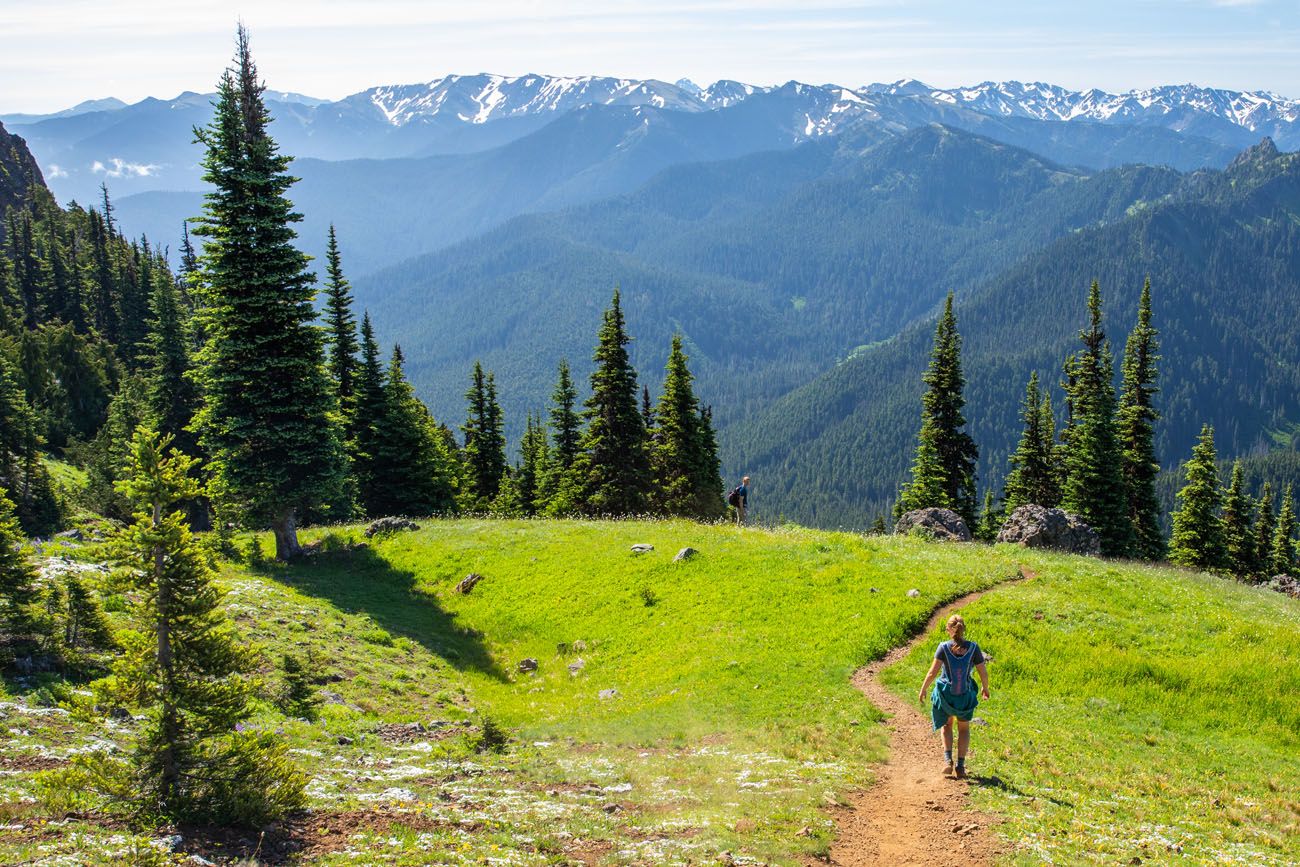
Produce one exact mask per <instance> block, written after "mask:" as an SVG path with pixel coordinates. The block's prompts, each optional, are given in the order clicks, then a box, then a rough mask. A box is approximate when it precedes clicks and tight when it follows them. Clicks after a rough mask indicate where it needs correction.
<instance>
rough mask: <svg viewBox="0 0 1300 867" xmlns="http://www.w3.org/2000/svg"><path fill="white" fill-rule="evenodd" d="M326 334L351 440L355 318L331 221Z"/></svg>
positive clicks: (326, 271)
mask: <svg viewBox="0 0 1300 867" xmlns="http://www.w3.org/2000/svg"><path fill="white" fill-rule="evenodd" d="M325 334H326V342H327V343H328V345H329V370H330V375H331V376H332V377H333V379H334V387H335V390H336V391H337V393H338V399H339V409H340V411H341V412H342V414H343V419H344V424H345V427H346V429H347V434H348V438H349V439H351V438H352V436H353V435H354V431H353V425H354V417H355V415H356V396H355V391H356V382H355V380H356V374H357V351H358V349H359V347H358V345H357V319H356V317H355V316H354V315H353V314H352V286H351V284H349V283H348V281H347V278H346V277H344V276H343V261H342V257H341V256H340V255H339V244H338V238H337V237H336V236H335V234H334V226H333V224H331V225H330V234H329V241H328V243H327V245H326V247H325Z"/></svg>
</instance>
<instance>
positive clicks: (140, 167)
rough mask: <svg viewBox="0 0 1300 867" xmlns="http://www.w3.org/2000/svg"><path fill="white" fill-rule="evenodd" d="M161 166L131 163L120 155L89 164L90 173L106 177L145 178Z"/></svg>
mask: <svg viewBox="0 0 1300 867" xmlns="http://www.w3.org/2000/svg"><path fill="white" fill-rule="evenodd" d="M161 168H162V166H160V165H158V164H157V163H132V162H128V161H126V160H124V159H122V158H121V157H113V158H112V159H110V160H109V161H108V165H105V164H104V163H102V162H100V161H99V160H95V161H94V162H93V163H91V165H90V171H91V173H92V174H96V175H103V176H104V177H106V178H147V177H149V176H150V175H152V174H155V173H156V172H157V171H158V170H159V169H161ZM56 177H57V176H56Z"/></svg>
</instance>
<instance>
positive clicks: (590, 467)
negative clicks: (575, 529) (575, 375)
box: [570, 289, 652, 515]
mask: <svg viewBox="0 0 1300 867" xmlns="http://www.w3.org/2000/svg"><path fill="white" fill-rule="evenodd" d="M630 342H631V338H630V337H629V336H628V333H627V326H626V322H625V320H624V318H623V307H622V303H621V300H620V296H619V291H618V290H617V289H615V290H614V297H613V300H612V301H611V303H610V306H609V309H608V310H606V311H605V316H604V321H603V322H602V323H601V327H600V332H599V336H598V342H597V345H596V351H595V354H594V356H593V360H594V361H595V362H596V369H595V370H594V371H592V374H591V397H589V398H588V399H587V402H586V410H585V411H584V413H583V416H584V418H585V420H586V423H587V426H586V429H585V430H584V431H583V434H582V438H581V441H580V443H579V454H578V457H577V459H576V460H575V461H574V464H573V467H572V468H571V470H570V475H571V477H572V481H573V491H574V501H575V502H574V506H575V507H576V508H577V509H579V510H581V511H584V512H586V513H587V514H592V515H637V514H642V513H644V512H645V511H646V510H647V509H648V508H649V506H650V489H651V484H652V483H651V471H650V456H649V450H648V449H647V443H646V429H645V419H644V418H643V417H642V415H641V411H640V409H639V408H638V407H637V392H638V388H637V382H636V371H635V370H633V369H632V362H631V360H630V359H629V357H628V353H627V345H628V343H630Z"/></svg>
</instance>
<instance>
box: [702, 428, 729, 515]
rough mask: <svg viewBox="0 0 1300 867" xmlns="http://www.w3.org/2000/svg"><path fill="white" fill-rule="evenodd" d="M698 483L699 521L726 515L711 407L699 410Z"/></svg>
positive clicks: (720, 462)
mask: <svg viewBox="0 0 1300 867" xmlns="http://www.w3.org/2000/svg"><path fill="white" fill-rule="evenodd" d="M699 457H700V460H699V464H698V465H697V470H696V471H697V472H698V474H699V475H698V476H697V479H698V481H697V482H696V486H695V490H696V491H697V493H698V495H699V498H700V509H699V511H698V512H697V513H696V516H697V517H698V518H700V519H701V520H711V519H714V518H721V517H723V516H724V515H726V514H727V501H726V499H725V498H724V496H723V493H724V492H723V490H722V461H721V460H719V459H718V436H717V434H716V433H715V432H714V429H713V407H712V406H705V407H701V408H700V446H699Z"/></svg>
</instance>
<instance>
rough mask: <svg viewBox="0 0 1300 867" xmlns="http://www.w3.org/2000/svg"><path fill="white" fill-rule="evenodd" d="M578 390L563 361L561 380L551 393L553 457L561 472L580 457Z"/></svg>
mask: <svg viewBox="0 0 1300 867" xmlns="http://www.w3.org/2000/svg"><path fill="white" fill-rule="evenodd" d="M577 400H578V390H577V389H576V388H574V387H573V380H572V379H571V378H570V377H569V362H567V361H564V360H563V359H561V361H560V372H559V378H558V380H557V381H556V383H555V391H554V392H552V393H551V435H552V437H553V439H552V443H553V444H554V447H553V448H552V449H551V456H552V458H553V459H554V461H555V465H556V466H558V467H559V468H560V469H561V470H568V469H569V467H571V466H573V460H574V458H576V457H577V456H578V442H579V440H580V438H581V437H582V423H581V420H580V419H579V418H578V413H577V411H576V409H575V407H576V405H577Z"/></svg>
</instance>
